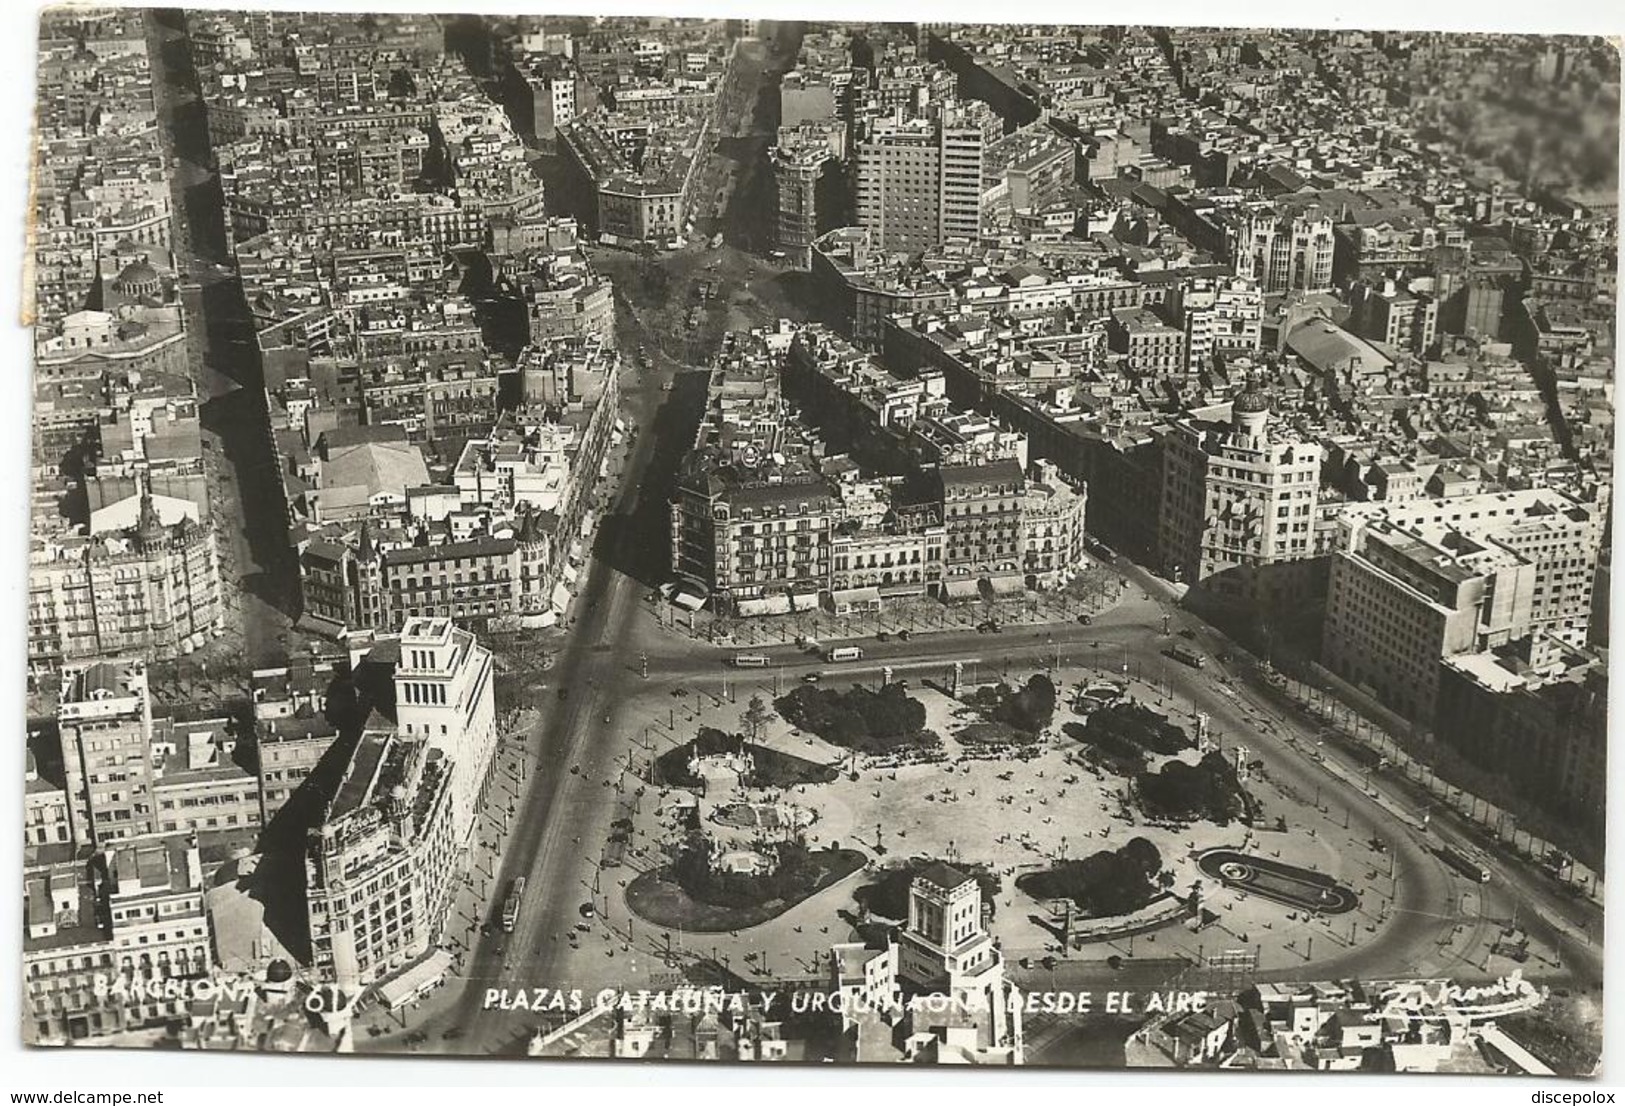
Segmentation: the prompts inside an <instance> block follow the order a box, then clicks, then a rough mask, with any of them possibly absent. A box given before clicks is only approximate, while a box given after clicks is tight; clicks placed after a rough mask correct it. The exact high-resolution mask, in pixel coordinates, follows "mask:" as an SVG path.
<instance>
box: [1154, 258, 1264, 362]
mask: <svg viewBox="0 0 1625 1106" xmlns="http://www.w3.org/2000/svg"><path fill="white" fill-rule="evenodd" d="M1169 308H1170V312H1169V314H1170V317H1171V318H1173V319H1176V320H1178V325H1179V327H1180V328H1181V329H1182V330H1183V331H1184V332H1185V369H1186V371H1187V372H1197V371H1200V370H1202V369H1205V368H1207V367H1209V366H1210V365H1211V364H1212V363H1213V359H1214V357H1219V358H1221V359H1225V360H1228V359H1230V358H1232V357H1238V356H1243V355H1250V354H1256V353H1257V352H1258V350H1259V346H1260V344H1261V343H1262V337H1263V320H1264V297H1263V295H1262V294H1261V293H1260V292H1259V290H1258V283H1257V282H1256V281H1255V280H1253V279H1252V278H1251V277H1245V276H1219V277H1197V278H1196V279H1194V280H1192V281H1189V282H1188V283H1182V284H1180V285H1179V286H1178V287H1177V288H1176V289H1175V290H1174V293H1173V296H1172V298H1171V301H1170V303H1169Z"/></svg>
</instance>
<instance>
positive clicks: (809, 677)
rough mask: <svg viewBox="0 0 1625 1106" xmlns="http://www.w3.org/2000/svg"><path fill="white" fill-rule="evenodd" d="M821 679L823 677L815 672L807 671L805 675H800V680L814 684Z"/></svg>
mask: <svg viewBox="0 0 1625 1106" xmlns="http://www.w3.org/2000/svg"><path fill="white" fill-rule="evenodd" d="M821 679H823V677H822V676H821V675H819V674H818V673H817V672H809V673H807V674H806V675H805V676H803V677H801V682H802V683H804V684H816V683H817V682H818V681H819V680H821Z"/></svg>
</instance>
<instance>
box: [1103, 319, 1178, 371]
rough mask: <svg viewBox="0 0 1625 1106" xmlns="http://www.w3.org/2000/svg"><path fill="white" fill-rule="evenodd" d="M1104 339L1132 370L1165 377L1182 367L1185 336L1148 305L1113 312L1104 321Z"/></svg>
mask: <svg viewBox="0 0 1625 1106" xmlns="http://www.w3.org/2000/svg"><path fill="white" fill-rule="evenodd" d="M1106 339H1107V343H1108V345H1109V346H1110V348H1111V350H1112V351H1113V352H1114V353H1121V354H1123V355H1124V357H1125V358H1126V362H1127V366H1128V368H1129V369H1130V370H1131V371H1132V372H1135V373H1144V374H1147V375H1150V376H1166V375H1167V374H1169V373H1175V372H1183V371H1184V370H1185V366H1186V364H1187V361H1186V354H1185V335H1184V334H1183V333H1182V332H1180V331H1179V330H1178V329H1176V328H1174V327H1171V326H1169V325H1168V324H1167V323H1165V322H1163V321H1162V320H1161V319H1159V318H1157V316H1156V314H1155V313H1153V312H1152V311H1151V310H1149V309H1148V308H1144V307H1123V308H1119V309H1117V310H1116V311H1113V312H1112V315H1111V319H1110V321H1109V322H1108V323H1107V324H1106Z"/></svg>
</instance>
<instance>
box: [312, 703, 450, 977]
mask: <svg viewBox="0 0 1625 1106" xmlns="http://www.w3.org/2000/svg"><path fill="white" fill-rule="evenodd" d="M460 767H461V766H460V765H458V764H457V763H455V762H454V761H453V760H452V759H451V758H450V757H448V756H447V755H446V752H445V750H444V748H443V747H440V746H436V745H434V744H432V743H431V741H430V738H429V736H428V735H424V734H419V735H417V736H414V737H407V736H405V735H402V734H395V733H387V732H368V733H365V734H363V735H362V736H361V739H360V741H359V742H358V743H357V745H356V748H355V752H354V754H353V755H352V757H351V760H350V763H349V764H348V766H347V768H346V772H345V776H344V780H343V782H342V783H341V784H340V785H339V787H338V789H337V791H336V792H335V794H334V795H333V798H332V800H331V801H330V802H329V803H328V805H327V809H326V811H325V814H324V817H323V819H322V822H321V824H320V825H319V826H317V827H315V828H313V829H312V830H311V831H310V834H309V838H308V841H307V846H306V855H305V906H306V912H307V919H308V924H309V926H310V942H311V967H312V968H313V970H314V971H315V973H316V975H317V976H318V978H319V979H321V980H322V981H323V982H325V983H331V984H334V985H336V986H337V987H339V988H340V989H341V990H343V991H345V992H347V993H350V994H355V993H357V992H359V991H361V990H362V989H364V988H366V987H368V986H370V985H372V984H374V983H377V982H379V981H381V980H383V979H385V978H387V977H388V976H389V975H391V974H392V973H394V972H396V971H398V970H400V969H402V968H405V967H406V966H407V965H409V964H411V963H412V962H413V961H414V960H416V959H417V958H418V957H420V956H422V955H423V954H424V953H425V952H427V951H428V949H429V946H430V942H431V941H433V940H434V938H435V935H436V933H437V932H438V930H439V928H440V926H441V924H442V923H443V922H444V921H445V917H446V912H447V911H448V910H449V909H450V906H451V901H452V884H453V880H454V879H455V877H456V875H457V871H458V857H459V855H460V850H459V848H458V844H457V840H458V837H459V834H460V832H461V828H460V826H459V824H458V822H457V820H456V819H455V817H454V815H453V807H454V805H455V804H454V798H453V795H452V789H453V787H454V786H456V785H455V782H454V779H455V776H456V774H457V773H458V772H459V770H460Z"/></svg>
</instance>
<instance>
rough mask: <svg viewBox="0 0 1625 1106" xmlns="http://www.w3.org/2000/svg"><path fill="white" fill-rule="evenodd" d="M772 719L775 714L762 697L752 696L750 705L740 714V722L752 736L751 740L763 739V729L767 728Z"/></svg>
mask: <svg viewBox="0 0 1625 1106" xmlns="http://www.w3.org/2000/svg"><path fill="white" fill-rule="evenodd" d="M772 717H773V712H772V711H770V710H769V709H768V706H767V702H766V701H765V700H763V698H762V697H761V696H760V695H752V696H751V697H750V703H749V704H748V705H747V706H746V707H745V710H744V712H743V713H742V714H740V716H739V721H740V723H741V724H743V725H744V727H745V732H746V733H748V734H750V739H751V740H752V741H759V740H761V737H762V727H763V726H766V725H767V723H768V721H769V720H770V719H771V718H772Z"/></svg>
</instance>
